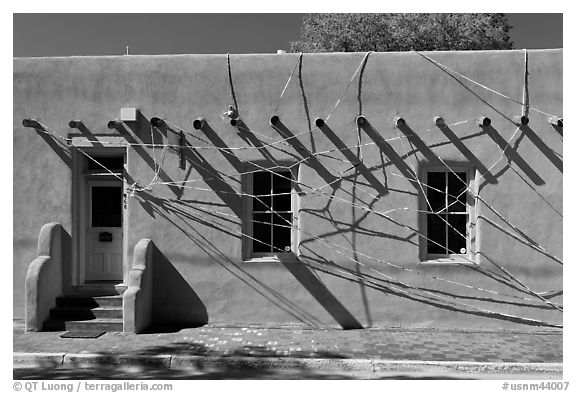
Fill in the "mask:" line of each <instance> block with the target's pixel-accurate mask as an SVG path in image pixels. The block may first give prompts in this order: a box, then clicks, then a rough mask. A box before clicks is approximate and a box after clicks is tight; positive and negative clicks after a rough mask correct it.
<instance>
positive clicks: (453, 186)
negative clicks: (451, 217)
mask: <svg viewBox="0 0 576 393" xmlns="http://www.w3.org/2000/svg"><path fill="white" fill-rule="evenodd" d="M465 190H466V173H464V172H457V173H456V174H454V173H448V206H449V207H448V211H450V212H465V211H466V192H465Z"/></svg>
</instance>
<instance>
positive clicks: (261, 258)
mask: <svg viewBox="0 0 576 393" xmlns="http://www.w3.org/2000/svg"><path fill="white" fill-rule="evenodd" d="M250 168H251V169H250V170H249V171H248V173H246V174H245V175H243V185H244V190H245V196H244V217H243V222H244V225H243V233H244V236H243V258H244V260H245V261H251V262H265V261H276V260H277V259H278V257H286V256H293V255H296V254H297V250H298V230H297V227H298V225H297V222H298V217H297V212H298V193H297V192H296V190H295V183H296V182H297V179H298V170H297V168H286V169H283V168H274V169H270V170H267V169H262V170H255V169H254V168H253V167H250Z"/></svg>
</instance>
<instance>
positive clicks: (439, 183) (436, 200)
mask: <svg viewBox="0 0 576 393" xmlns="http://www.w3.org/2000/svg"><path fill="white" fill-rule="evenodd" d="M427 186H428V187H426V190H427V196H428V202H429V203H430V206H431V207H432V211H435V212H438V211H440V210H442V209H444V208H445V206H446V200H445V194H444V192H445V191H444V190H445V189H446V173H445V172H428V183H427ZM428 210H430V208H428Z"/></svg>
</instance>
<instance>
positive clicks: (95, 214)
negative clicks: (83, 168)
mask: <svg viewBox="0 0 576 393" xmlns="http://www.w3.org/2000/svg"><path fill="white" fill-rule="evenodd" d="M120 226H122V188H121V187H99V186H98V187H92V227H120Z"/></svg>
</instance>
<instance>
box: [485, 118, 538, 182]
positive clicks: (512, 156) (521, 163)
mask: <svg viewBox="0 0 576 393" xmlns="http://www.w3.org/2000/svg"><path fill="white" fill-rule="evenodd" d="M484 129H485V130H486V131H487V133H488V136H490V138H492V140H493V141H494V142H495V143H496V144H497V145H498V147H499V148H500V151H502V152H504V155H505V156H506V158H507V159H508V161H509V162H514V163H515V164H516V165H517V166H518V167H519V168H520V169H521V170H522V171H523V172H524V173H525V174H526V175H527V176H528V177H529V178H530V180H531V181H532V182H533V183H534V184H536V185H538V186H540V185H543V184H544V180H543V179H542V178H541V177H540V176H539V175H538V174H537V173H536V171H535V170H534V169H532V167H531V166H530V165H529V164H528V163H527V162H526V161H525V160H524V159H523V158H522V156H521V155H520V154H519V153H518V152H517V151H516V149H515V148H513V147H512V146H510V145H509V144H508V142H507V141H506V140H505V139H504V137H502V135H500V133H498V131H496V129H495V128H494V127H492V126H491V125H489V126H486V127H484Z"/></svg>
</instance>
